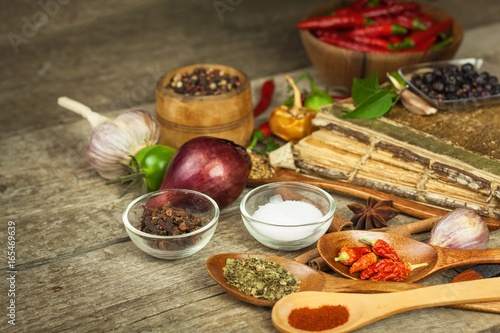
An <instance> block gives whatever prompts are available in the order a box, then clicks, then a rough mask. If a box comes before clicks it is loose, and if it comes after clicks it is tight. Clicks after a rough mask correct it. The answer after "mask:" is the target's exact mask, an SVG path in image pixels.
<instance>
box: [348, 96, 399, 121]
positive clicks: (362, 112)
mask: <svg viewBox="0 0 500 333" xmlns="http://www.w3.org/2000/svg"><path fill="white" fill-rule="evenodd" d="M391 108H392V97H391V91H390V90H387V89H384V90H380V91H378V92H376V93H374V94H372V95H371V96H369V97H368V98H367V99H365V100H364V101H363V102H362V103H361V104H359V105H358V106H357V107H356V108H355V109H354V110H352V111H351V112H349V113H346V114H344V115H343V116H342V117H344V118H364V119H373V118H378V117H381V116H383V115H384V114H386V113H387V112H389V111H390V110H391Z"/></svg>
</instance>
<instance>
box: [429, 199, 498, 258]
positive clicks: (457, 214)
mask: <svg viewBox="0 0 500 333" xmlns="http://www.w3.org/2000/svg"><path fill="white" fill-rule="evenodd" d="M488 241H489V230H488V226H487V224H486V223H485V222H484V221H483V220H482V219H481V217H480V216H479V215H478V214H477V213H476V212H474V211H472V210H470V209H466V208H458V209H455V210H453V211H451V212H449V213H447V214H446V215H444V216H443V217H442V218H441V219H440V220H439V221H438V222H437V223H436V224H435V225H434V227H433V228H432V231H431V238H430V240H429V244H431V245H435V246H440V247H446V248H450V249H462V250H472V249H486V248H487V247H488Z"/></svg>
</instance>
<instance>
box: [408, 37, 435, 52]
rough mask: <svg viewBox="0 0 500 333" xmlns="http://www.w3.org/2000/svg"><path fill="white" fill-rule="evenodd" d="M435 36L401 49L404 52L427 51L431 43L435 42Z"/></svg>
mask: <svg viewBox="0 0 500 333" xmlns="http://www.w3.org/2000/svg"><path fill="white" fill-rule="evenodd" d="M436 39H437V37H433V38H429V39H428V40H426V41H424V42H422V44H420V45H417V46H415V47H413V48H411V49H407V50H403V51H406V52H422V51H427V50H429V49H430V48H431V46H432V45H434V43H435V42H436Z"/></svg>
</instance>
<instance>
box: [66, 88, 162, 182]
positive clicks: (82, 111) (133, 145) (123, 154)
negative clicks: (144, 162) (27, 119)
mask: <svg viewBox="0 0 500 333" xmlns="http://www.w3.org/2000/svg"><path fill="white" fill-rule="evenodd" d="M57 102H58V104H59V105H60V106H62V107H64V108H66V109H68V110H70V111H73V112H75V113H78V114H79V115H81V116H82V117H84V118H86V119H87V120H88V121H89V123H90V125H91V126H92V128H93V131H92V134H91V136H90V139H89V144H88V148H87V159H88V161H89V163H90V165H91V166H92V167H93V168H94V169H95V170H96V171H97V172H98V173H99V175H100V176H101V177H103V178H105V179H115V178H118V177H120V176H123V175H125V174H127V173H128V171H127V170H126V169H125V168H124V167H123V165H121V164H120V163H123V164H129V163H130V161H131V157H130V155H135V154H136V153H137V152H138V151H139V150H141V149H142V148H144V147H146V146H150V145H154V144H156V143H158V141H159V139H160V135H161V127H160V124H159V123H158V122H157V121H156V120H155V119H154V118H153V117H152V116H151V114H149V113H148V112H147V111H142V110H133V111H127V112H125V113H123V114H121V115H119V116H118V117H117V118H115V119H110V118H107V117H105V116H102V115H100V114H98V113H96V112H94V111H92V110H91V109H90V108H89V107H88V106H86V105H83V104H81V103H80V102H77V101H75V100H72V99H70V98H68V97H59V99H58V100H57Z"/></svg>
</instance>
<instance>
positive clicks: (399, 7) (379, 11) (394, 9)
mask: <svg viewBox="0 0 500 333" xmlns="http://www.w3.org/2000/svg"><path fill="white" fill-rule="evenodd" d="M419 9H420V5H419V4H417V3H414V2H402V3H399V2H397V3H393V4H391V5H379V6H374V7H367V8H364V9H362V10H361V11H360V14H361V15H363V16H364V17H369V18H373V17H377V16H385V15H395V14H399V13H402V12H406V11H418V10H419Z"/></svg>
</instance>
